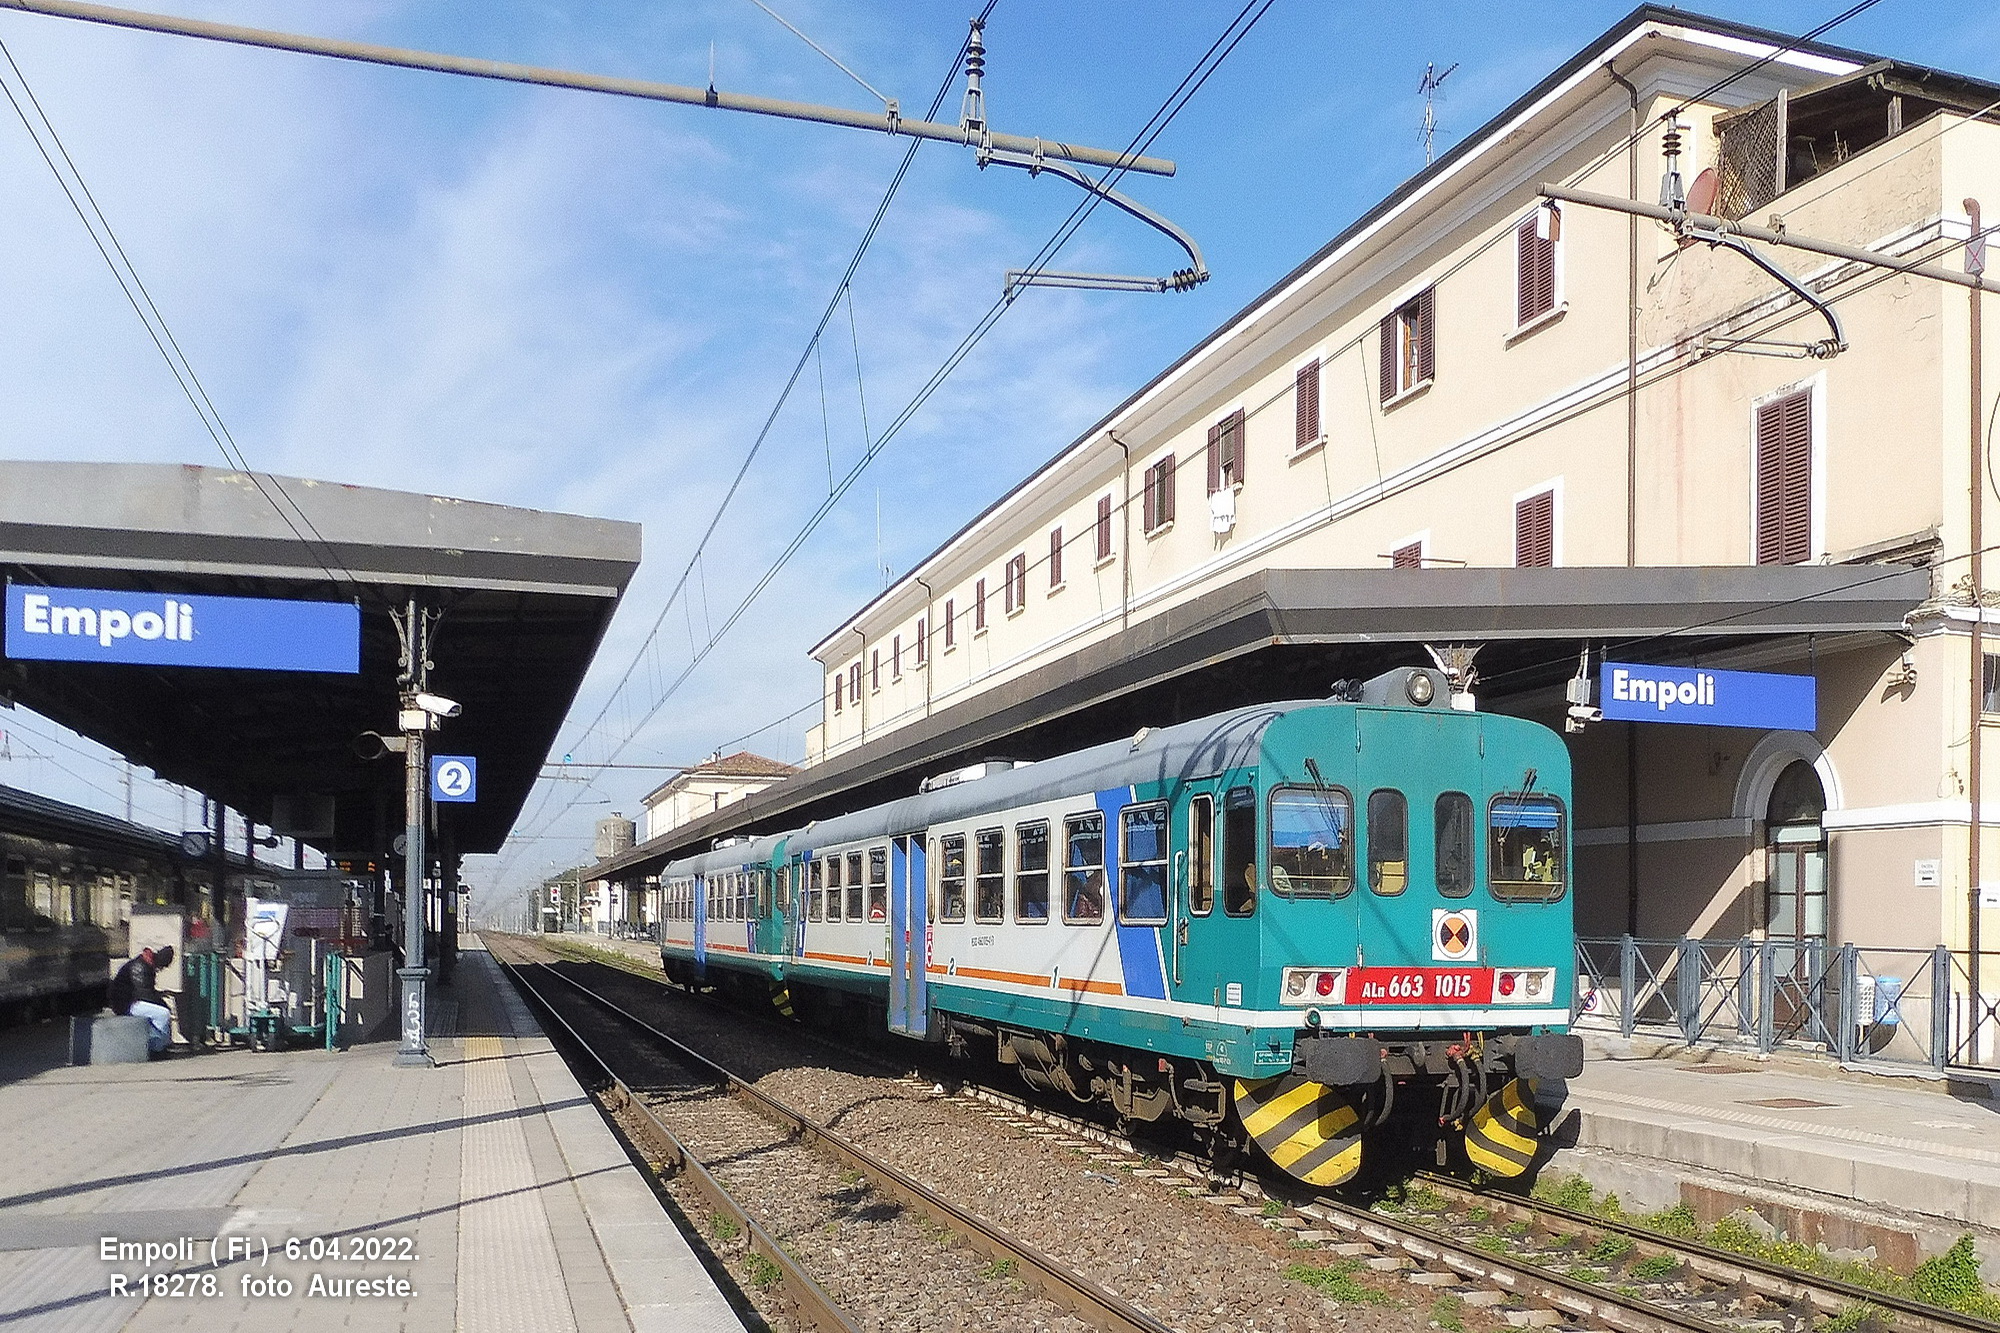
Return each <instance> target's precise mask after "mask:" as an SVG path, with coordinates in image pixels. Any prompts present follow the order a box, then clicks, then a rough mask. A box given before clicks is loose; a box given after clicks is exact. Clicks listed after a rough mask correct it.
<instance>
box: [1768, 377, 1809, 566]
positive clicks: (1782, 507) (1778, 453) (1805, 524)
mask: <svg viewBox="0 0 2000 1333" xmlns="http://www.w3.org/2000/svg"><path fill="white" fill-rule="evenodd" d="M1754 484H1755V485H1756V488H1757V504H1756V512H1757V563H1758V564H1760V565H1796V564H1799V563H1801V562H1803V561H1807V560H1810V559H1812V391H1811V390H1809V389H1808V390H1802V391H1800V392H1798V393H1795V394H1792V395H1790V396H1789V397H1785V398H1780V399H1778V400H1777V401H1776V402H1774V403H1766V404H1764V405H1763V406H1762V407H1760V408H1758V409H1757V472H1756V478H1755V483H1754Z"/></svg>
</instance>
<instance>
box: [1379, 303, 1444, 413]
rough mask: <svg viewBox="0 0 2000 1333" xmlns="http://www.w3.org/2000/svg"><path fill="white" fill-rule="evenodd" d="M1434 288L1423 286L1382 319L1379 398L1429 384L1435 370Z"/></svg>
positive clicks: (1390, 396)
mask: <svg viewBox="0 0 2000 1333" xmlns="http://www.w3.org/2000/svg"><path fill="white" fill-rule="evenodd" d="M1436 330H1437V289H1436V288H1435V287H1428V288H1425V289H1424V290H1423V291H1422V292H1420V293H1418V294H1417V295H1416V296H1415V297H1413V298H1412V299H1410V300H1409V301H1406V302H1404V303H1403V304H1402V305H1400V306H1398V307H1397V308H1396V309H1394V310H1392V311H1390V312H1389V313H1388V314H1387V315H1385V316H1383V319H1382V401H1383V402H1385V403H1386V402H1388V401H1389V400H1390V399H1391V398H1395V397H1397V396H1398V395H1400V394H1406V393H1408V392H1410V391H1411V390H1412V389H1415V388H1417V387H1419V386H1421V385H1424V384H1428V383H1430V381H1431V380H1432V379H1433V378H1434V377H1435V376H1436V373H1437V332H1436Z"/></svg>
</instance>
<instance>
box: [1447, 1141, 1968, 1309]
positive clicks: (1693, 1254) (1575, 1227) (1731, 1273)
mask: <svg viewBox="0 0 2000 1333" xmlns="http://www.w3.org/2000/svg"><path fill="white" fill-rule="evenodd" d="M1417 1179H1418V1180H1419V1181H1421V1182H1422V1183H1423V1184H1425V1185H1427V1186H1430V1187H1431V1188H1432V1189H1435V1190H1437V1191H1438V1192H1439V1193H1443V1194H1448V1195H1451V1196H1452V1197H1454V1198H1456V1199H1457V1200H1458V1201H1460V1202H1462V1203H1465V1204H1467V1205H1470V1206H1474V1207H1480V1208H1485V1209H1488V1210H1490V1211H1492V1212H1496V1213H1500V1212H1504V1213H1506V1214H1507V1215H1508V1216H1509V1217H1510V1218H1513V1219H1515V1220H1518V1221H1534V1222H1538V1223H1541V1224H1542V1225H1543V1226H1548V1227H1549V1229H1550V1230H1551V1231H1559V1232H1562V1233H1563V1234H1566V1235H1587V1234H1590V1233H1593V1232H1610V1233H1614V1234H1616V1235H1620V1236H1625V1237H1629V1238H1630V1239H1631V1240H1632V1241H1633V1242H1634V1247H1635V1249H1637V1250H1638V1251H1639V1252H1641V1253H1646V1254H1649V1255H1650V1254H1663V1255H1667V1256H1668V1257H1670V1258H1674V1259H1678V1260H1680V1261H1681V1262H1682V1263H1684V1264H1686V1265H1687V1267H1688V1268H1689V1269H1690V1270H1691V1271H1693V1272H1694V1273H1696V1274H1697V1275H1699V1276H1701V1277H1704V1278H1707V1279H1708V1280H1710V1281H1711V1282H1725V1283H1730V1284H1734V1285H1740V1286H1742V1287H1745V1288H1747V1289H1748V1290H1750V1291H1754V1292H1756V1293H1757V1294H1758V1295H1760V1296H1763V1297H1765V1298H1766V1299H1768V1300H1774V1301H1785V1302H1794V1303H1795V1302H1798V1301H1801V1300H1804V1301H1810V1302H1811V1303H1812V1305H1813V1306H1814V1308H1816V1309H1818V1310H1819V1311H1820V1312H1821V1313H1824V1314H1837V1313H1839V1312H1840V1310H1841V1309H1842V1307H1843V1306H1846V1305H1856V1304H1862V1303H1864V1302H1865V1303H1866V1304H1868V1305H1871V1306H1874V1307H1875V1308H1876V1309H1877V1310H1880V1311H1882V1312H1883V1313H1884V1314H1887V1315H1893V1316H1894V1323H1893V1325H1892V1327H1894V1328H1896V1329H1898V1330H1903V1331H1905V1333H2000V1324H1995V1323H1992V1322H1990V1321H1988V1320H1985V1319H1981V1318H1979V1317H1978V1316H1977V1315H1969V1314H1961V1313H1960V1312H1958V1311H1956V1310H1946V1309H1943V1308H1941V1307H1939V1306H1935V1305H1927V1304H1925V1303H1924V1302H1922V1301H1914V1300H1911V1299H1909V1298H1908V1297H1905V1296H1896V1295H1892V1294H1890V1293H1888V1292H1884V1291H1877V1290H1875V1289H1874V1288H1872V1287H1863V1286H1858V1285H1856V1284H1854V1283H1852V1282H1843V1281H1842V1280H1840V1279H1839V1278H1832V1277H1822V1276H1820V1275H1819V1274H1817V1273H1807V1272H1803V1271H1801V1270H1799V1269H1793V1268H1784V1267H1781V1266H1779V1265H1777V1264H1773V1263H1767V1262H1765V1261H1764V1260H1762V1259H1756V1258H1753V1257H1751V1256H1749V1255H1744V1254H1736V1253H1733V1252H1731V1251H1728V1250H1719V1249H1716V1248H1715V1247H1714V1246H1712V1245H1703V1244H1702V1243H1701V1242H1699V1241H1691V1240H1683V1239H1681V1238H1679V1237H1677V1236H1667V1235H1663V1234H1662V1233H1660V1232H1658V1231H1653V1230H1650V1229H1648V1228H1646V1227H1642V1226H1637V1225H1634V1224H1632V1223H1629V1222H1615V1221H1610V1220H1607V1219H1605V1218H1601V1217H1593V1216H1592V1215H1591V1214H1589V1213H1580V1212H1577V1211H1575V1210H1574V1209H1570V1208H1564V1207H1562V1206H1561V1205H1559V1204H1551V1203H1544V1202H1542V1201H1541V1200H1539V1199H1537V1200H1533V1201H1532V1202H1530V1201H1526V1200H1521V1199H1517V1198H1512V1197H1509V1196H1506V1195H1494V1194H1482V1193H1480V1192H1479V1191H1477V1190H1473V1189H1469V1188H1467V1187H1466V1185H1465V1183H1464V1182H1463V1181H1457V1180H1453V1179H1451V1178H1450V1177H1448V1176H1439V1175H1435V1174H1432V1173H1430V1172H1419V1173H1418V1175H1417ZM1551 1219H1554V1220H1555V1221H1556V1222H1559V1223H1560V1224H1561V1225H1560V1226H1549V1223H1550V1220H1551Z"/></svg>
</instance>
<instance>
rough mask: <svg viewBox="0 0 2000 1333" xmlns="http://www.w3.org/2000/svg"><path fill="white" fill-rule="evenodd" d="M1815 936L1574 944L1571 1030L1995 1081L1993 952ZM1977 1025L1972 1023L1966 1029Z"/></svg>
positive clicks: (1998, 958)
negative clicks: (1975, 980)
mask: <svg viewBox="0 0 2000 1333" xmlns="http://www.w3.org/2000/svg"><path fill="white" fill-rule="evenodd" d="M1979 958H1980V987H1979V993H1978V994H1977V995H1974V993H1973V988H1972V982H1971V967H1970V963H1969V959H1968V957H1967V955H1966V953H1965V952H1964V951H1963V950H1960V951H1956V952H1955V951H1953V950H1951V949H1949V948H1945V947H1943V946H1940V947H1938V948H1934V949H1888V948H1874V947H1871V946H1867V945H1860V944H1853V943H1844V944H1830V943H1828V942H1827V941H1825V940H1818V939H1803V940H1800V939H1786V938H1779V939H1733V940H1707V939H1687V938H1684V939H1678V940H1674V939H1641V938H1636V937H1634V936H1631V935H1621V936H1616V937H1587V936H1584V937H1579V938H1578V939H1577V942H1576V963H1577V1003H1576V1015H1577V1017H1576V1023H1577V1026H1578V1027H1582V1028H1595V1029H1598V1030H1615V1031H1617V1032H1618V1033H1620V1034H1621V1035H1623V1036H1627V1037H1631V1036H1636V1035H1647V1036H1654V1037H1665V1038H1667V1039H1670V1040H1678V1041H1680V1042H1683V1043H1685V1044H1686V1045H1689V1046H1719V1047H1735V1048H1739V1049H1748V1050H1755V1051H1757V1052H1759V1053H1761V1054H1766V1055H1768V1054H1770V1053H1771V1052H1773V1051H1776V1050H1779V1049H1781V1048H1789V1049H1795V1050H1796V1049H1803V1050H1816V1051H1820V1052H1824V1053H1825V1054H1827V1055H1829V1056H1831V1057H1833V1058H1834V1059H1836V1060H1839V1061H1840V1062H1842V1063H1844V1064H1862V1065H1866V1064H1882V1065H1900V1066H1903V1067H1910V1066H1928V1067H1929V1068H1931V1069H1933V1070H1937V1071H1944V1070H1948V1069H1973V1070H1981V1071H1985V1072H1989V1073H1990V1072H2000V953H1988V952H1985V951H1981V953H1980V955H1979ZM1975 1020H1976V1021H1975Z"/></svg>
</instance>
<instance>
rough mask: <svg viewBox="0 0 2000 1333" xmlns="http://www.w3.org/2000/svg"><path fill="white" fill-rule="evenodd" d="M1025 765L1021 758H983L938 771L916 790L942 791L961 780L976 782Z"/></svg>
mask: <svg viewBox="0 0 2000 1333" xmlns="http://www.w3.org/2000/svg"><path fill="white" fill-rule="evenodd" d="M1027 766H1028V763H1027V761H1026V760H1023V759H983V760H981V761H980V762H978V763H976V764H967V765H966V766H965V767H964V768H955V769H953V770H952V771H951V772H949V773H939V774H937V775H935V776H933V777H928V778H925V779H924V780H923V783H922V784H921V785H920V786H918V788H917V791H918V792H920V793H921V792H931V791H943V790H944V789H945V788H946V787H956V786H957V785H958V784H959V783H961V782H977V781H979V779H981V778H990V777H992V776H993V775H994V774H995V773H1006V772H1009V771H1010V770H1013V769H1016V768H1026V767H1027Z"/></svg>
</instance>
